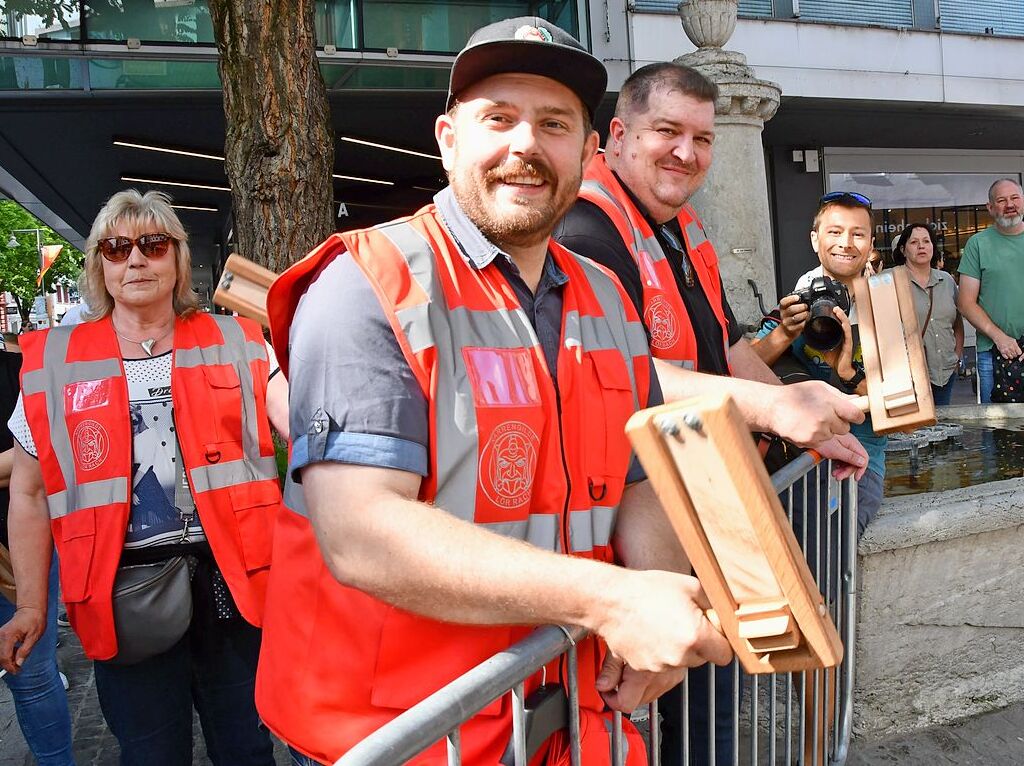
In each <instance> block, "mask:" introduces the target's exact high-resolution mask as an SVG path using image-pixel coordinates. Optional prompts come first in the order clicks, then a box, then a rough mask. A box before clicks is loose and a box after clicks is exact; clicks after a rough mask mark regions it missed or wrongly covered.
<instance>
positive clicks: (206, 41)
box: [65, 0, 214, 45]
mask: <svg viewBox="0 0 1024 766" xmlns="http://www.w3.org/2000/svg"><path fill="white" fill-rule="evenodd" d="M65 1H66V0H65ZM85 21H86V27H85V28H86V30H87V32H88V35H89V40H113V41H121V40H127V39H128V38H137V39H139V40H142V41H143V42H150V43H179V44H186V45H187V44H192V45H197V44H198V45H212V44H213V42H214V40H213V23H212V22H211V21H210V10H209V9H208V8H207V7H206V2H205V0H143V1H142V2H121V3H117V4H114V3H108V2H105V0H89V1H88V2H87V3H86V18H85Z"/></svg>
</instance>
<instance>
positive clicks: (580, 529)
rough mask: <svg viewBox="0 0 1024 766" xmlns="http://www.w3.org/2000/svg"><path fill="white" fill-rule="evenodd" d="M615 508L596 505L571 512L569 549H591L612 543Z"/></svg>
mask: <svg viewBox="0 0 1024 766" xmlns="http://www.w3.org/2000/svg"><path fill="white" fill-rule="evenodd" d="M615 512H616V509H615V508H609V507H607V506H600V505H599V506H595V507H594V508H591V509H590V510H589V511H572V512H570V513H569V551H570V553H578V552H579V551H589V550H592V549H593V548H594V547H596V546H599V545H608V544H610V543H611V539H612V530H613V529H614V528H615Z"/></svg>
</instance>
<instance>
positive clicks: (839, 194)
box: [818, 191, 871, 207]
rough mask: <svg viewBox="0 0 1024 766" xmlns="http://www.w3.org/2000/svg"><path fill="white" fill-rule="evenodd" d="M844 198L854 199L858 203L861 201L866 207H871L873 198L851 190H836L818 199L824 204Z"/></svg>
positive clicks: (820, 203)
mask: <svg viewBox="0 0 1024 766" xmlns="http://www.w3.org/2000/svg"><path fill="white" fill-rule="evenodd" d="M844 199H852V200H853V201H854V202H857V203H859V204H861V205H864V206H865V207H871V200H870V199H868V198H867V197H865V196H864V195H863V194H858V193H857V192H851V191H834V192H829V193H828V194H826V195H825V196H824V197H822V198H821V199H820V200H818V204H819V205H824V204H826V203H829V202H838V201H839V200H844Z"/></svg>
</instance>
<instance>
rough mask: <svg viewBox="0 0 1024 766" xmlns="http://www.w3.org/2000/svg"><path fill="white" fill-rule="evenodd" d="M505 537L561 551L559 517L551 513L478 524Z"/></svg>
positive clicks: (549, 549) (545, 548) (547, 549)
mask: <svg viewBox="0 0 1024 766" xmlns="http://www.w3.org/2000/svg"><path fill="white" fill-rule="evenodd" d="M477 526H478V527H483V528H484V529H486V530H489V531H491V532H494V533H495V534H498V535H502V536H504V537H512V538H515V539H516V540H523V541H525V542H528V543H530V545H536V546H537V547H538V548H543V549H544V550H546V551H561V548H562V545H561V540H559V537H560V535H559V530H558V517H557V516H555V515H554V514H551V513H531V514H530V517H529V519H528V520H527V521H497V522H489V523H484V524H477Z"/></svg>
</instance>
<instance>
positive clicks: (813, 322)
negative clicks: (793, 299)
mask: <svg viewBox="0 0 1024 766" xmlns="http://www.w3.org/2000/svg"><path fill="white" fill-rule="evenodd" d="M836 305H837V304H836V303H833V302H832V301H830V300H828V299H827V298H819V299H818V300H817V301H815V302H814V303H813V304H812V305H811V318H810V319H808V320H807V324H806V325H805V326H804V338H805V339H806V340H807V344H808V345H809V346H810V347H811V348H814V349H817V350H818V351H831V350H832V349H834V348H839V347H840V346H841V345H842V344H843V325H842V324H841V323H840V322H839V320H838V319H836V317H835V315H834V314H833V313H832V309H834V308H835V307H836Z"/></svg>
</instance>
